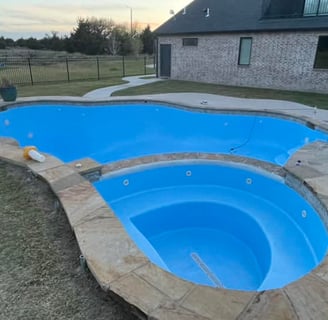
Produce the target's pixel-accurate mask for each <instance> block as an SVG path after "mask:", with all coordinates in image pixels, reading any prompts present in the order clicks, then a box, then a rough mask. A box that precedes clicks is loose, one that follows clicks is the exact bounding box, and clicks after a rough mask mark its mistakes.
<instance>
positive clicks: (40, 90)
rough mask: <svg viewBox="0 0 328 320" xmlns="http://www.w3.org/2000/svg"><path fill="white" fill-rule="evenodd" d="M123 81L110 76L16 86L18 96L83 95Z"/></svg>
mask: <svg viewBox="0 0 328 320" xmlns="http://www.w3.org/2000/svg"><path fill="white" fill-rule="evenodd" d="M122 83H125V81H123V80H122V78H111V79H107V80H96V81H73V82H69V83H68V82H65V81H64V82H61V83H45V84H37V85H34V86H18V87H17V92H18V97H33V96H83V95H84V94H85V93H87V92H89V91H92V90H95V89H99V88H103V87H109V86H115V85H118V84H122Z"/></svg>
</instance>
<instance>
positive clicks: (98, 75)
mask: <svg viewBox="0 0 328 320" xmlns="http://www.w3.org/2000/svg"><path fill="white" fill-rule="evenodd" d="M96 59H97V78H98V80H100V70H99V57H97V58H96Z"/></svg>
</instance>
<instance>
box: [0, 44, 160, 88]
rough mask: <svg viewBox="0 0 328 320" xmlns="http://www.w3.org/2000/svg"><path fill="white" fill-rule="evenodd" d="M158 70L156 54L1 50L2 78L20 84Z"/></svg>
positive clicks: (93, 78)
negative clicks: (86, 53)
mask: <svg viewBox="0 0 328 320" xmlns="http://www.w3.org/2000/svg"><path fill="white" fill-rule="evenodd" d="M150 65H151V67H150ZM154 72H155V70H154V68H153V58H152V57H147V56H136V57H132V56H128V57H122V56H116V57H113V56H86V55H82V54H67V53H66V52H55V51H47V50H26V49H25V50H24V49H21V50H20V49H17V50H0V78H2V77H5V78H8V79H9V80H10V81H11V82H13V83H14V84H16V85H24V84H40V83H46V82H69V81H76V80H100V79H109V78H118V77H124V76H133V75H143V74H151V73H154Z"/></svg>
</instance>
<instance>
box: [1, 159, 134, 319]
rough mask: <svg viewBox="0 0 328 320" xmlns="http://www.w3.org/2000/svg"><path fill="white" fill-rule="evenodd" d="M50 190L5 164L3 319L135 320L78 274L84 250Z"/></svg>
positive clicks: (83, 275) (29, 175)
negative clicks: (82, 250) (80, 256)
mask: <svg viewBox="0 0 328 320" xmlns="http://www.w3.org/2000/svg"><path fill="white" fill-rule="evenodd" d="M54 204H55V198H54V196H53V194H52V192H51V191H50V190H49V189H48V187H47V185H46V184H44V183H41V182H40V181H39V180H37V179H36V178H35V177H33V176H32V175H31V174H28V173H27V172H26V171H25V170H23V169H20V168H17V167H13V166H10V165H8V164H5V163H3V162H0V224H1V243H0V261H1V263H0V305H1V307H0V319H6V320H17V319H24V320H29V319H31V320H41V319H42V320H44V319H47V320H51V319H56V320H61V319H62V320H64V319H65V320H68V319H71V320H78V319H81V320H82V319H83V320H88V319H92V320H105V319H106V320H110V319H113V320H114V319H115V320H132V319H135V318H134V317H133V316H132V315H130V314H129V313H128V312H127V311H126V309H124V308H123V307H122V306H121V305H120V304H118V303H116V302H115V301H114V300H112V299H111V298H110V297H109V295H108V294H106V293H105V292H103V291H102V290H101V289H100V287H99V286H98V284H97V283H96V281H95V280H94V278H93V277H92V276H91V275H90V274H89V273H83V272H82V271H81V270H80V268H79V250H78V246H77V243H76V240H75V238H74V235H73V233H72V231H71V229H70V227H69V224H68V221H67V219H66V216H65V214H64V212H63V211H62V210H61V209H55V206H54Z"/></svg>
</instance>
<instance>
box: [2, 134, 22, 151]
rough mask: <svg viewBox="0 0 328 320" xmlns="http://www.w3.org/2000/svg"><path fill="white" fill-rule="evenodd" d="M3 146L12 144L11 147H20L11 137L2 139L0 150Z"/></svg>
mask: <svg viewBox="0 0 328 320" xmlns="http://www.w3.org/2000/svg"><path fill="white" fill-rule="evenodd" d="M3 144H10V145H12V146H16V147H18V146H19V143H18V141H17V140H15V139H14V138H9V137H0V148H1V145H3Z"/></svg>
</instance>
